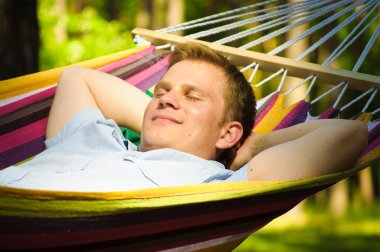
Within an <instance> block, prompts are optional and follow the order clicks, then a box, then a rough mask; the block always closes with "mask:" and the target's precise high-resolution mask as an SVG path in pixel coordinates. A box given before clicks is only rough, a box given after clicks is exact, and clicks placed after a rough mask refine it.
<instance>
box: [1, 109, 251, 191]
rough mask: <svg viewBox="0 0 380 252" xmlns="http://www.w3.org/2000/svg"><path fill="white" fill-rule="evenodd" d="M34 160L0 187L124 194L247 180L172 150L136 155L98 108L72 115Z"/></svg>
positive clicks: (7, 174) (7, 173)
mask: <svg viewBox="0 0 380 252" xmlns="http://www.w3.org/2000/svg"><path fill="white" fill-rule="evenodd" d="M45 145H46V147H47V149H46V150H45V151H44V152H42V153H40V154H39V155H37V156H36V157H35V158H34V159H32V160H31V161H29V162H26V163H24V164H22V165H19V166H11V167H9V168H6V169H4V170H2V171H0V185H3V186H10V187H17V188H28V189H42V190H56V191H93V192H96V191H100V192H105V191H124V190H135V189H143V188H152V187H162V186H179V185H190V184H200V183H208V182H217V181H247V165H246V166H244V167H243V168H241V169H240V170H239V171H238V172H233V171H230V170H226V169H225V168H224V166H223V165H222V164H221V163H219V162H216V161H212V160H205V159H202V158H200V157H197V156H194V155H191V154H188V153H184V152H180V151H176V150H173V149H158V150H153V151H147V152H139V151H137V148H136V146H134V145H133V144H132V143H131V142H129V141H125V139H124V136H123V135H122V133H121V131H120V129H119V127H118V126H117V125H116V123H115V122H114V121H113V120H107V119H105V118H104V116H103V115H102V113H101V112H100V111H99V110H98V109H85V110H83V111H81V112H79V113H77V114H76V115H75V116H73V118H71V119H70V120H69V122H68V123H67V124H66V125H65V126H64V128H63V129H62V131H60V132H59V133H58V134H57V135H56V136H54V137H52V138H50V139H48V140H46V141H45Z"/></svg>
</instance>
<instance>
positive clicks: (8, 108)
mask: <svg viewBox="0 0 380 252" xmlns="http://www.w3.org/2000/svg"><path fill="white" fill-rule="evenodd" d="M56 89H57V86H53V87H51V88H49V89H46V90H44V91H42V92H40V93H37V94H33V95H31V96H29V97H25V98H24V99H21V100H19V101H15V102H12V103H9V104H7V105H5V106H3V107H0V116H2V115H5V114H7V113H10V112H13V111H15V110H17V109H20V108H23V107H26V106H28V105H30V104H32V103H34V102H37V101H40V100H43V99H45V98H48V97H50V96H53V95H54V94H55V90H56Z"/></svg>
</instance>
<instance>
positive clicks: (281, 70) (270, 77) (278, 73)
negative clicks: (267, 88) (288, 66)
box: [255, 68, 285, 88]
mask: <svg viewBox="0 0 380 252" xmlns="http://www.w3.org/2000/svg"><path fill="white" fill-rule="evenodd" d="M284 71H285V69H284V68H281V69H280V70H278V71H277V72H275V73H274V74H272V75H270V76H269V77H267V78H265V79H264V80H262V81H260V82H259V83H257V84H256V85H255V87H256V88H258V87H260V86H261V85H263V84H265V83H266V82H268V81H270V80H271V79H273V78H275V77H276V76H278V75H280V74H281V73H282V72H284Z"/></svg>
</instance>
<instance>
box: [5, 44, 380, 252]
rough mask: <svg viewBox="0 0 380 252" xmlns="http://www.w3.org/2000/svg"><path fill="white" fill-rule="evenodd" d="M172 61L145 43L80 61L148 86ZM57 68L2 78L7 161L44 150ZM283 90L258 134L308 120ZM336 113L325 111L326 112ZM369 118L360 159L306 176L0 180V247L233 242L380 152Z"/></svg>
mask: <svg viewBox="0 0 380 252" xmlns="http://www.w3.org/2000/svg"><path fill="white" fill-rule="evenodd" d="M120 55H121V57H120ZM167 63H168V56H167V54H165V53H161V52H158V51H157V50H156V48H155V47H154V46H149V47H137V48H134V49H131V50H127V51H125V52H122V53H120V54H116V55H110V56H108V57H105V58H100V59H94V60H91V61H88V62H85V63H82V64H81V65H85V66H87V67H91V68H96V69H99V71H104V72H107V73H110V74H112V75H115V76H118V77H119V78H122V79H124V80H126V81H127V82H129V83H131V84H133V85H135V86H137V87H138V88H140V89H141V90H142V91H146V90H148V89H149V88H151V87H152V86H153V85H154V84H155V83H156V82H157V81H158V80H159V79H160V78H161V76H162V75H163V73H164V72H165V69H166V67H167ZM61 70H62V69H53V70H49V71H47V72H41V73H36V74H33V75H26V76H23V77H19V78H16V79H11V80H7V81H2V82H1V83H0V88H1V99H2V100H1V106H0V115H1V125H0V131H1V135H0V143H1V144H0V164H1V168H4V167H6V166H9V165H13V164H16V163H19V162H22V161H24V160H26V159H28V158H31V157H32V156H34V155H36V154H37V153H39V152H41V151H42V150H43V148H44V147H43V140H44V131H45V127H46V120H47V114H48V111H49V108H50V105H51V101H52V97H53V95H54V91H55V82H56V81H57V78H58V75H59V73H60V71H61ZM283 97H284V94H283V93H279V92H277V93H274V94H273V95H271V96H270V97H268V99H266V100H264V101H261V102H260V104H261V108H260V109H261V112H260V115H259V118H258V123H257V125H256V126H255V127H256V129H257V130H260V132H261V133H265V132H269V131H271V130H276V129H279V128H283V127H288V126H290V125H294V124H296V123H299V122H302V121H305V120H306V119H307V117H308V112H309V108H310V103H308V102H305V101H300V102H297V103H295V104H293V105H291V106H289V107H284V106H283V103H282V101H283ZM334 111H335V110H334ZM327 114H328V115H327ZM332 114H333V113H331V112H325V113H324V115H323V116H322V115H321V117H330V116H331V115H332ZM362 117H364V118H365V116H364V115H363V116H362ZM358 119H359V118H358ZM361 120H364V119H361ZM368 127H369V132H370V133H369V134H370V139H371V142H370V145H369V146H368V148H367V150H366V151H365V152H364V153H363V155H362V157H361V159H360V160H359V161H358V165H357V166H356V167H355V168H353V169H351V170H349V171H346V172H343V173H339V174H331V175H325V176H321V177H316V178H310V179H303V180H296V181H288V182H284V181H282V182H280V181H268V182H229V183H226V182H225V183H213V184H202V185H192V186H178V187H167V188H158V189H144V190H136V191H125V192H111V193H109V192H107V193H83V192H56V191H37V190H25V189H13V188H7V187H0V223H1V225H0V249H2V250H7V249H57V248H60V249H62V248H68V249H91V248H97V249H101V248H117V249H124V250H127V251H129V250H133V251H155V250H166V249H174V251H175V250H186V251H187V250H189V251H190V250H200V249H202V250H204V251H207V250H209V251H211V250H213V251H215V250H217V251H223V250H230V249H232V248H234V247H235V246H237V244H239V243H240V242H241V241H243V240H244V239H245V238H246V237H247V236H248V235H249V234H251V233H252V232H255V231H256V230H258V229H260V228H261V227H263V226H264V225H266V224H267V223H269V222H270V221H271V220H272V219H274V218H276V217H278V216H280V215H282V214H283V213H285V212H287V211H288V210H290V209H291V208H292V207H294V206H295V205H297V204H298V203H299V202H300V201H302V200H303V199H304V198H306V197H308V196H310V195H311V194H313V193H315V192H317V191H319V190H322V189H324V188H326V187H328V186H330V185H332V184H334V183H336V182H337V181H339V180H341V179H343V178H345V177H347V176H350V175H353V174H354V173H356V172H358V171H359V170H360V169H362V168H364V167H366V166H368V164H369V163H371V162H373V161H374V160H376V159H378V157H379V156H380V123H379V121H377V122H376V121H375V122H371V123H370V124H368Z"/></svg>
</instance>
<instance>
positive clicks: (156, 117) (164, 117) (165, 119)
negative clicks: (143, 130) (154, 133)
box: [152, 115, 181, 124]
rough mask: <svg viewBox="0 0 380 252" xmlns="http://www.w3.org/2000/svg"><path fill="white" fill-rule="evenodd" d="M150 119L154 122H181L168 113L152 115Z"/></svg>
mask: <svg viewBox="0 0 380 252" xmlns="http://www.w3.org/2000/svg"><path fill="white" fill-rule="evenodd" d="M152 121H154V122H168V123H176V124H181V122H180V121H178V120H177V119H176V118H174V117H172V116H169V115H154V116H153V117H152Z"/></svg>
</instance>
